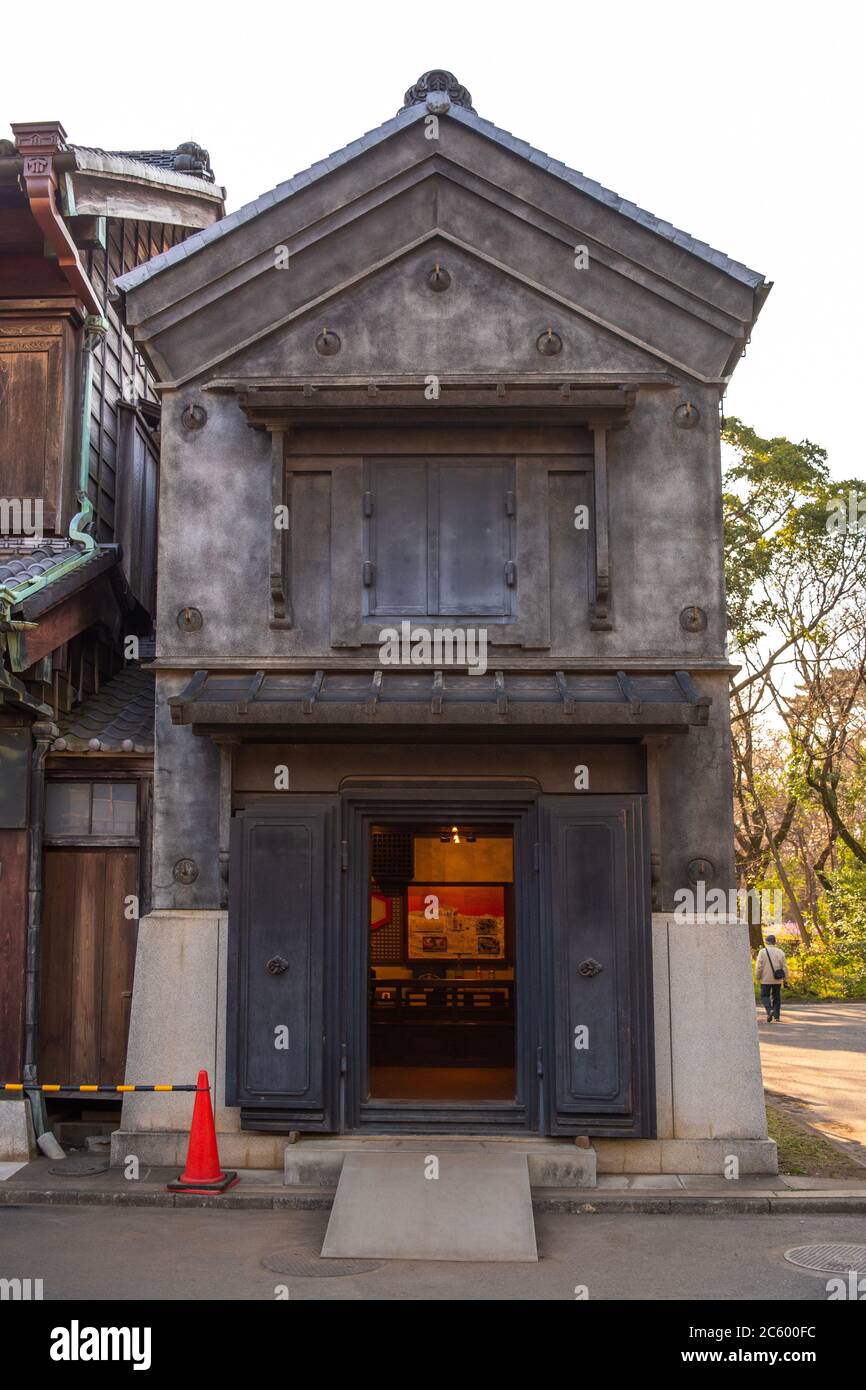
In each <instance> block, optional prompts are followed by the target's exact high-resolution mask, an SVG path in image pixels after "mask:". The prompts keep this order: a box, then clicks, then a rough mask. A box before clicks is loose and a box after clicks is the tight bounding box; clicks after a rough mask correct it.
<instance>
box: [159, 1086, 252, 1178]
mask: <svg viewBox="0 0 866 1390" xmlns="http://www.w3.org/2000/svg"><path fill="white" fill-rule="evenodd" d="M237 1180H238V1175H237V1173H224V1172H223V1171H222V1169H221V1168H220V1156H219V1153H218V1152H217V1141H216V1129H215V1128H214V1122H213V1110H212V1109H211V1103H210V1082H209V1081H208V1078H207V1072H206V1071H200V1072H199V1074H198V1088H197V1090H196V1093H195V1105H194V1106H193V1112H192V1128H191V1129H190V1132H189V1148H188V1149H187V1151H186V1167H185V1168H184V1170H183V1172H182V1173H181V1175H180V1177H179V1178H177V1179H176V1181H175V1182H170V1183H169V1184H168V1186H167V1191H168V1192H199V1193H206V1192H225V1190H226V1188H228V1187H234V1185H235V1183H236V1182H237Z"/></svg>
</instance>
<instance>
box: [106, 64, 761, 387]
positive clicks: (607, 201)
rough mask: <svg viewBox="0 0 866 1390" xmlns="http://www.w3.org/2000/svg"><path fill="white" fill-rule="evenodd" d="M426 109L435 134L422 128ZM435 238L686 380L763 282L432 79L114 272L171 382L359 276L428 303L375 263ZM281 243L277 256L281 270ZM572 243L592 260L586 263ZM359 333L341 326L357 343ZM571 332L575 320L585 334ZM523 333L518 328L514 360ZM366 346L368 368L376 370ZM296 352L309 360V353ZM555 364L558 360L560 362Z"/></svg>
mask: <svg viewBox="0 0 866 1390" xmlns="http://www.w3.org/2000/svg"><path fill="white" fill-rule="evenodd" d="M440 76H444V77H445V78H449V75H448V74H444V75H440ZM450 81H451V82H454V79H450ZM410 91H411V89H410ZM408 95H409V94H407V96H408ZM467 95H468V94H467ZM434 117H435V119H436V120H437V122H438V125H437V127H436V131H437V135H436V138H435V139H430V138H428V136H429V131H430V127H429V122H430V121H431V120H432V119H433V118H434ZM437 238H440V239H442V238H444V239H445V240H446V241H447V242H448V254H449V255H451V256H452V257H457V258H459V257H460V256H461V255H464V254H465V255H469V256H470V257H474V258H475V260H476V261H477V262H479V263H481V262H486V263H487V265H488V266H490V267H493V266H496V267H498V268H499V271H500V274H501V276H503V277H505V279H507V280H510V282H512V283H514V282H516V283H519V284H521V285H523V286H525V287H526V290H527V291H528V292H529V293H528V295H523V296H522V297H521V300H520V302H521V303H523V304H525V306H526V311H527V313H529V312H530V310H531V311H532V313H534V312H535V311H536V308H537V306H536V304H535V301H534V299H533V295H534V294H538V295H540V296H541V297H542V299H545V300H546V301H547V302H548V305H549V309H548V311H547V312H548V313H549V314H554V315H555V314H557V313H558V314H559V315H560V317H561V318H562V321H563V323H565V324H570V323H571V322H572V321H573V320H575V319H582V320H583V321H584V322H585V323H590V324H593V325H594V326H595V327H596V328H598V329H600V330H602V331H603V333H605V334H612V335H614V336H615V337H618V338H619V339H620V340H621V342H622V344H623V345H626V344H627V345H629V347H630V348H636V349H638V350H639V351H640V352H643V353H648V354H649V355H650V356H651V357H652V358H653V359H654V365H655V366H656V367H657V366H658V365H659V363H663V364H666V365H667V366H670V367H673V368H674V369H675V370H677V371H681V372H683V373H685V374H686V375H687V376H692V377H693V378H695V379H696V380H699V381H707V382H715V381H724V380H725V379H726V378H727V376H728V375H729V374H730V371H731V370H732V369H733V365H734V364H735V363H736V361H737V359H738V357H739V356H740V354H741V352H742V349H743V346H744V345H745V342H746V341H747V338H748V335H749V333H750V331H751V327H752V325H753V323H754V320H755V318H756V316H757V313H758V312H759V310H760V306H761V303H762V302H763V298H764V297H765V295H766V293H767V290H768V288H769V287H768V286H767V285H765V284H764V282H763V278H762V277H761V276H760V275H759V274H757V273H756V272H753V271H749V270H748V269H747V268H746V267H744V266H742V265H740V264H739V263H738V262H734V261H731V260H730V259H729V258H728V257H726V256H724V255H723V253H721V252H717V251H714V250H713V249H712V248H710V247H708V246H707V245H706V243H700V242H697V241H695V240H694V239H693V238H691V237H690V236H689V235H688V234H687V233H684V232H680V231H678V230H677V229H676V228H673V227H671V226H670V224H668V223H663V222H661V221H660V220H659V219H657V218H654V217H652V215H651V214H649V213H646V212H644V211H643V210H642V209H640V208H637V207H636V206H635V205H634V204H631V203H627V202H626V201H625V200H623V199H621V198H619V197H618V195H616V194H614V193H612V192H610V190H607V189H604V188H603V187H602V186H601V185H600V184H595V183H594V182H593V181H592V180H588V179H586V178H585V177H584V176H583V175H581V174H578V173H577V172H576V171H574V170H570V169H568V168H567V166H566V165H563V164H560V163H559V161H556V160H551V159H550V158H549V157H548V156H546V155H543V154H542V153H541V152H540V151H537V150H534V149H533V148H532V147H531V146H529V145H527V144H526V143H525V142H521V141H517V140H515V139H514V137H512V136H510V135H508V133H507V132H505V131H502V130H500V129H499V128H498V127H496V126H494V125H492V124H491V123H490V122H488V121H484V120H482V119H481V118H480V117H478V116H477V115H476V113H475V112H474V111H473V110H472V109H471V108H467V107H466V106H464V105H461V104H459V100H458V101H457V103H456V104H451V103H450V102H449V99H448V94H447V92H445V93H443V92H441V91H440V92H435V93H434V94H433V97H432V98H428V100H427V101H426V102H423V103H422V102H418V103H417V104H413V105H410V106H408V107H407V108H406V109H405V110H403V111H401V112H400V113H399V115H398V116H397V117H395V118H394V119H392V120H391V121H387V122H385V123H384V124H383V125H382V126H381V127H379V128H378V130H376V131H373V132H371V133H370V134H368V135H366V136H364V137H363V138H362V139H361V140H358V141H355V142H354V143H353V144H352V145H349V146H347V147H346V148H345V150H341V151H338V152H337V153H336V154H334V155H331V156H330V157H329V158H328V159H327V160H324V161H321V162H320V164H318V165H315V166H313V168H312V169H310V170H308V171H306V172H305V173H304V174H301V175H298V176H296V177H295V178H294V179H292V180H290V181H289V182H288V183H286V184H282V185H280V186H278V187H277V188H276V189H274V190H273V191H272V192H271V193H268V194H265V195H264V197H262V198H259V199H256V200H255V202H253V203H251V204H249V205H248V206H247V207H245V208H243V209H240V210H239V211H238V212H236V213H233V214H231V216H229V217H228V218H225V219H224V220H223V221H222V222H220V223H218V224H215V225H214V226H213V227H211V228H208V229H206V231H204V232H202V233H200V234H198V235H196V236H193V237H191V238H189V239H188V240H187V241H186V242H184V243H183V244H182V245H181V246H178V247H177V248H173V250H172V251H170V252H168V253H166V254H165V255H164V256H161V257H157V258H156V259H155V260H154V261H152V262H149V263H148V264H147V265H146V266H144V267H139V268H138V269H137V270H135V271H133V272H131V273H130V274H129V275H127V276H125V277H122V278H121V279H120V280H119V281H118V285H119V287H120V288H121V290H123V291H124V292H125V294H126V298H127V313H128V319H129V322H130V323H131V324H133V325H135V326H136V327H137V330H138V331H137V338H138V341H139V343H140V344H141V346H142V348H143V350H144V351H145V353H146V354H147V355H148V356H149V357H150V359H151V361H152V362H153V364H154V365H155V367H156V369H157V371H158V373H159V375H160V376H161V378H162V379H163V381H165V382H166V383H168V384H171V385H181V384H183V383H184V382H187V381H191V380H193V379H196V378H200V377H202V376H207V375H213V374H214V372H218V373H220V374H222V372H223V368H224V364H225V363H226V361H227V360H229V359H230V358H234V357H236V356H238V355H239V353H241V352H243V353H244V354H247V356H249V359H250V361H252V360H258V358H259V356H260V354H257V353H252V355H250V354H249V353H248V349H253V348H254V346H255V345H256V344H257V343H260V342H262V341H263V340H264V339H266V338H268V337H270V336H272V335H274V334H278V335H280V336H281V339H282V341H284V342H288V340H289V339H292V338H293V337H294V330H292V329H291V328H290V325H292V324H294V323H296V322H299V321H300V320H302V319H304V318H305V317H307V316H309V317H310V319H311V320H314V319H315V318H316V317H318V316H320V315H321V313H322V312H324V311H325V308H326V306H327V305H328V304H329V303H330V302H334V301H337V300H339V301H340V304H341V307H345V304H346V298H345V297H346V295H348V294H352V293H354V296H355V300H356V302H359V301H360V300H361V299H364V300H366V299H367V297H368V296H367V293H366V291H361V290H360V286H361V284H362V282H363V281H364V280H365V279H367V278H374V279H375V280H376V281H377V284H378V287H379V290H380V291H382V290H383V289H384V286H385V285H386V284H387V285H388V286H389V292H390V293H391V294H392V296H393V305H392V309H391V310H390V312H391V313H392V314H397V312H398V308H399V307H400V306H402V309H403V312H404V313H406V314H407V315H408V316H409V317H411V318H414V319H415V320H416V322H418V321H419V320H420V319H423V318H425V317H426V315H427V313H428V310H430V303H429V296H427V298H426V299H425V297H424V295H423V294H420V297H416V299H415V300H407V298H406V293H407V289H408V287H407V286H406V285H403V286H402V288H401V287H399V286H398V285H397V284H396V283H394V282H392V281H391V280H388V279H387V277H385V278H383V276H382V271H383V268H384V267H386V266H387V265H389V264H394V263H396V262H397V261H398V260H399V259H400V258H403V259H404V260H405V257H406V255H407V254H408V252H409V249H410V248H411V247H412V246H413V245H414V246H418V247H420V246H422V245H423V244H424V243H425V242H426V243H428V244H429V245H430V246H431V247H432V246H433V245H434V241H435V240H436V239H437ZM279 248H282V249H284V250H285V252H286V253H287V256H288V259H289V262H290V270H289V271H288V273H285V274H283V275H282V278H278V277H279V276H280V271H279V269H277V268H276V263H275V255H276V252H277V250H278V249H279ZM440 249H441V248H440ZM443 254H445V252H444V251H443ZM579 254H584V255H585V256H586V257H587V258H588V263H589V269H584V272H583V274H582V275H581V273H580V269H579V267H578V256H579ZM455 264H457V260H455ZM492 283H493V282H490V281H489V279H488V280H486V281H485V284H486V285H487V287H488V288H492ZM499 283H503V282H499ZM455 287H456V286H455ZM449 293H451V297H452V300H453V298H454V295H453V292H449ZM443 298H445V296H443ZM476 310H483V306H481V305H477V306H476ZM329 312H333V311H332V310H329ZM435 312H436V314H439V313H440V312H441V310H440V309H437V310H436V311H435ZM467 312H468V311H467ZM286 330H288V332H287V331H286ZM305 331H306V332H307V334H308V338H309V327H307V328H306V329H305ZM528 331H529V325H527V332H528ZM361 336H362V335H361V334H359V333H358V332H357V331H356V326H355V325H353V326H352V328H351V329H350V332H349V337H350V339H351V340H352V342H353V344H354V345H355V346H357V344H358V343H359V342H360V341H361ZM422 336H423V335H422ZM584 338H585V334H584V333H583V332H582V331H581V332H576V340H579V341H580V342H581V344H582V345H584V346H585V342H584ZM347 345H348V344H347ZM500 346H501V345H500ZM524 347H525V342H524V341H523V340H521V342H520V345H519V349H518V352H517V356H518V357H519V356H520V355H521V353H522V351H523V348H524ZM379 348H380V351H379V355H378V356H377V355H376V354H374V353H371V354H370V355H368V362H367V365H366V367H365V370H368V371H376V370H382V369H383V367H382V361H383V359H382V355H381V351H382V345H381V343H380V345H379ZM308 351H312V349H310V348H308ZM623 353H624V355H625V356H626V357H627V356H628V353H627V352H626V350H625V347H623ZM506 357H507V354H506ZM347 361H348V357H342V358H341V361H340V363H339V370H342V371H346V370H349V369H348V367H347V366H346V365H345V364H346V363H347ZM297 365H298V367H299V371H300V373H301V374H304V372H306V374H310V372H311V371H312V370H314V369H316V368H318V367H319V366H320V363H319V362H317V361H315V360H313V359H312V358H309V359H308V360H307V362H306V365H305V366H301V363H300V359H298V362H297ZM534 365H535V366H536V367H537V366H538V362H536V363H535V364H534ZM543 365H544V364H542V366H543ZM557 365H558V366H560V367H563V368H564V367H565V362H564V360H563V361H562V362H560V363H558V364H557ZM498 366H499V369H500V370H507V369H508V368H509V367H510V366H511V362H510V360H505V359H503V358H502V357H500V360H499V363H498ZM335 369H336V367H335ZM430 369H431V370H432V368H430Z"/></svg>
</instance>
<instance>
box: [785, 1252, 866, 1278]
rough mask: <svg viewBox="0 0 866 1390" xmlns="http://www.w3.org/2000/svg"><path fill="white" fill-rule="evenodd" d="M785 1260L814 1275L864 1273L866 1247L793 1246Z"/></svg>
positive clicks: (865, 1269)
mask: <svg viewBox="0 0 866 1390" xmlns="http://www.w3.org/2000/svg"><path fill="white" fill-rule="evenodd" d="M785 1259H786V1260H787V1261H788V1263H789V1264H792V1265H799V1266H800V1268H801V1269H813V1270H814V1271H815V1273H816V1274H848V1273H850V1271H851V1270H853V1271H854V1273H855V1274H861V1273H866V1245H795V1246H794V1248H793V1250H786V1251H785Z"/></svg>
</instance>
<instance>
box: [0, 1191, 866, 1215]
mask: <svg viewBox="0 0 866 1390" xmlns="http://www.w3.org/2000/svg"><path fill="white" fill-rule="evenodd" d="M590 1192H591V1189H586V1190H585V1191H584V1192H572V1193H568V1194H565V1193H559V1192H546V1193H545V1192H536V1193H535V1194H534V1195H533V1197H532V1208H533V1211H534V1212H535V1213H536V1214H543V1213H552V1214H554V1215H568V1216H603V1215H606V1214H608V1213H612V1214H627V1215H641V1216H667V1215H673V1214H677V1213H682V1214H684V1215H692V1216H708V1215H713V1214H718V1215H726V1214H734V1213H740V1214H743V1213H745V1214H748V1215H771V1216H772V1215H779V1216H790V1215H804V1214H805V1213H807V1212H818V1213H821V1214H822V1215H832V1214H839V1215H849V1216H851V1215H866V1196H852V1197H846V1196H844V1195H843V1194H835V1193H828V1194H826V1195H816V1196H810V1195H803V1196H794V1195H793V1194H792V1195H790V1196H776V1195H775V1194H772V1195H768V1196H765V1197H764V1196H751V1197H746V1196H743V1197H738V1196H734V1195H732V1196H730V1197H702V1196H694V1197H692V1196H689V1195H688V1194H685V1193H677V1194H672V1195H671V1196H659V1195H649V1194H648V1195H647V1196H646V1197H639V1196H637V1195H635V1194H633V1193H632V1194H629V1195H628V1196H626V1195H624V1194H623V1195H619V1194H618V1195H616V1196H613V1195H611V1196H609V1197H607V1196H601V1195H599V1194H596V1193H592V1195H590ZM333 1202H334V1193H333V1192H330V1191H314V1190H312V1189H308V1190H306V1191H296V1192H286V1193H266V1192H226V1193H223V1194H221V1195H219V1194H216V1193H214V1194H213V1195H212V1196H210V1195H201V1196H198V1195H192V1194H190V1195H186V1194H183V1193H174V1192H135V1191H131V1192H100V1191H98V1190H88V1189H83V1188H64V1189H62V1190H56V1189H51V1190H46V1189H45V1188H28V1187H24V1186H21V1187H10V1186H8V1185H5V1184H4V1185H0V1206H8V1207H13V1206H14V1207H25V1206H56V1207H152V1208H160V1209H166V1208H167V1209H170V1210H183V1209H184V1208H190V1207H222V1208H223V1209H225V1208H227V1207H228V1208H230V1209H232V1210H233V1211H330V1209H331V1207H332V1205H333Z"/></svg>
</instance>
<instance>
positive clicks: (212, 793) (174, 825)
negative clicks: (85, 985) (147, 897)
mask: <svg viewBox="0 0 866 1390" xmlns="http://www.w3.org/2000/svg"><path fill="white" fill-rule="evenodd" d="M188 679H189V677H188V675H181V676H177V675H171V674H169V675H165V674H159V675H157V679H156V750H155V757H154V775H153V840H152V850H151V853H152V872H153V881H152V898H153V907H154V909H160V908H178V909H184V908H189V909H193V908H205V907H212V908H218V907H219V905H220V877H219V790H220V788H219V767H220V764H219V749H218V748H217V747H216V745H215V744H214V743H213V742H212V741H211V740H210V739H209V738H198V737H197V736H196V735H195V734H194V733H193V732H192V729H191V728H190V727H189V726H188V725H184V726H178V725H173V724H172V722H171V713H170V710H169V708H168V703H167V702H168V700H169V699H170V697H171V696H172V695H177V694H178V693H179V692H180V691H181V690H182V689H183V687H184V686H185V685H186V684H187V681H188ZM181 859H191V860H192V861H193V862H194V864H195V865H196V867H197V869H198V877H197V878H196V879H195V881H194V882H193V883H189V884H187V883H183V882H178V881H177V880H176V878H175V874H174V868H175V865H176V864H177V863H178V862H179V861H180V860H181ZM136 969H137V967H136ZM137 988H138V985H136V989H137Z"/></svg>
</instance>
